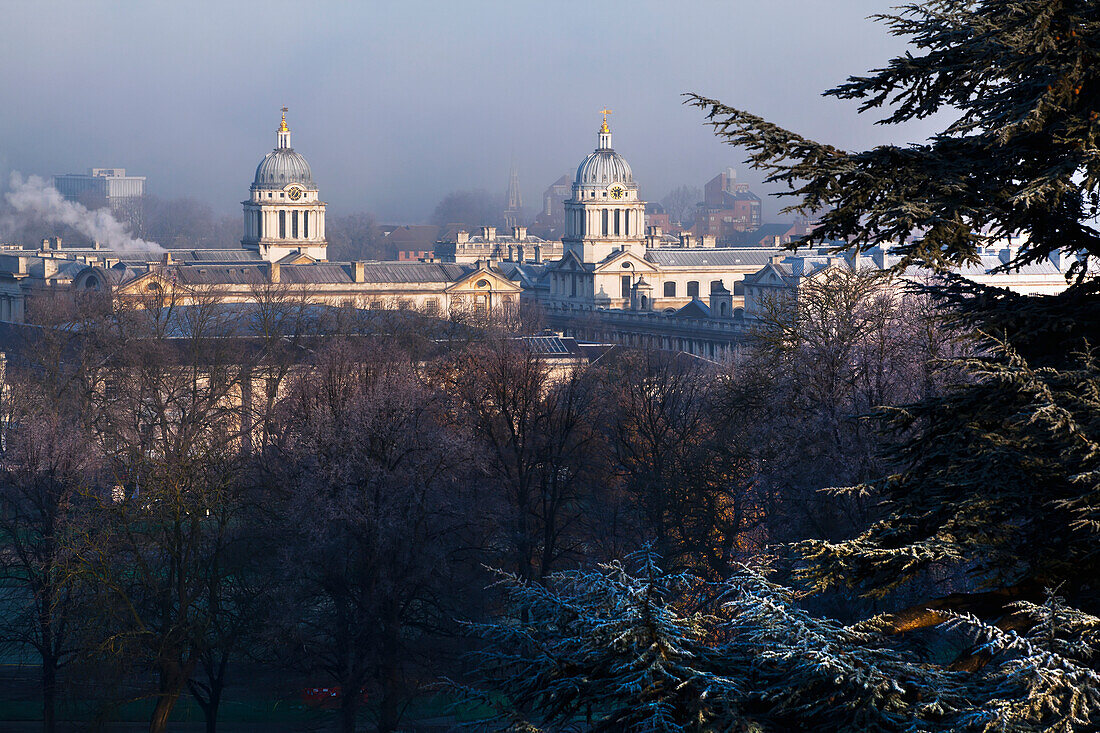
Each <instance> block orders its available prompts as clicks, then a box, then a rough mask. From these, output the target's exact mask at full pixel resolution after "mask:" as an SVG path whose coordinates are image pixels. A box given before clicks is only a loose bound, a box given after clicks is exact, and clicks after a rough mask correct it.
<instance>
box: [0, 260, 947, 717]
mask: <svg viewBox="0 0 1100 733" xmlns="http://www.w3.org/2000/svg"><path fill="white" fill-rule="evenodd" d="M254 298H255V301H256V304H255V305H254V306H253V307H248V308H247V309H246V308H245V307H244V306H236V305H232V304H227V303H224V302H220V301H219V300H218V299H217V298H216V297H215V295H214V294H206V295H204V294H202V293H193V294H191V295H190V296H189V300H188V302H187V303H186V304H183V303H175V302H172V301H170V300H168V299H167V296H163V295H160V294H151V295H149V296H148V297H147V298H146V299H144V300H137V301H133V300H130V301H119V302H112V301H111V300H110V299H109V298H108V297H106V296H102V297H101V296H96V295H86V296H82V297H81V299H80V300H79V301H69V300H65V299H57V300H46V299H39V300H36V302H35V304H34V308H33V311H32V313H33V316H34V318H35V320H36V321H37V322H38V324H39V325H41V326H43V328H41V329H40V330H36V331H34V332H33V334H34V335H33V337H28V338H27V340H26V341H25V342H24V343H22V344H21V345H20V347H19V348H17V349H13V350H11V351H10V352H9V354H8V361H7V364H6V372H5V379H6V386H5V390H4V397H3V414H2V418H3V430H4V432H3V463H2V473H0V546H2V548H3V551H2V552H0V563H2V566H0V573H2V576H0V577H3V578H4V583H3V585H2V586H0V588H2V591H3V597H2V602H3V613H2V615H0V629H2V630H0V638H2V639H3V641H4V642H5V643H6V644H7V645H9V649H15V648H18V650H19V651H20V652H22V653H24V654H26V653H28V652H30V656H31V657H33V658H37V659H40V661H41V664H40V678H41V690H42V694H43V698H44V708H43V710H44V715H45V720H46V729H47V730H51V729H52V726H53V725H54V721H55V719H56V715H57V712H56V711H57V710H58V709H59V710H60V711H61V713H62V714H63V715H71V714H73V713H74V712H75V711H78V710H80V711H82V712H83V713H87V714H91V715H98V716H100V717H101V719H104V720H106V719H109V718H110V716H111V715H112V712H113V710H114V709H115V707H116V706H118V705H121V704H123V703H126V702H129V701H132V700H146V701H148V704H149V705H150V708H151V710H152V712H151V730H163V729H164V726H165V725H166V724H167V721H168V720H169V717H170V715H171V711H172V710H173V708H174V706H175V705H176V704H177V703H178V701H179V700H180V698H181V697H183V696H188V695H190V696H193V697H194V699H195V700H196V702H197V703H198V705H199V706H200V707H201V708H202V710H203V711H204V713H205V714H206V715H207V720H208V728H209V729H210V730H214V729H215V726H216V720H217V717H218V713H219V709H220V704H221V701H222V699H223V695H224V694H225V693H226V690H227V687H228V689H230V690H233V689H238V690H239V689H240V687H241V685H242V684H243V685H249V684H250V685H252V687H253V688H256V687H257V686H260V687H262V686H263V684H265V683H263V682H262V681H263V680H277V682H272V683H270V684H269V685H268V688H267V689H266V690H265V692H267V693H269V694H271V695H272V696H279V695H281V696H285V697H291V698H296V697H298V696H300V694H301V691H302V690H303V689H305V688H308V687H330V688H331V687H338V688H339V689H340V690H341V694H340V696H339V704H340V707H339V710H338V712H337V717H338V719H339V721H340V726H341V729H342V730H346V731H352V730H355V729H356V725H357V720H369V721H371V722H373V723H374V724H375V725H377V727H378V728H379V729H380V730H394V729H396V727H397V726H398V725H399V724H400V721H401V720H402V717H403V715H404V714H405V712H406V710H407V706H408V705H409V704H410V702H412V701H414V700H415V699H417V698H418V697H422V696H424V695H426V694H429V692H431V691H432V690H436V691H437V692H438V690H439V688H438V685H439V684H440V682H441V680H443V679H444V678H446V679H449V680H451V682H452V684H455V683H456V681H463V680H465V681H467V682H470V683H471V684H472V683H473V681H474V680H476V679H477V678H478V677H479V675H483V674H484V669H481V668H480V667H481V666H480V665H477V664H474V663H473V662H472V661H471V657H469V656H468V655H469V653H470V652H471V651H475V650H478V649H482V650H484V647H483V644H482V642H481V641H479V640H478V639H477V634H476V633H473V629H472V628H471V627H470V626H468V625H466V624H467V622H472V623H492V620H493V619H497V618H501V617H503V616H505V615H507V614H508V613H509V610H508V609H509V597H510V592H509V591H508V590H507V589H506V588H503V587H501V586H499V584H497V578H496V576H495V574H494V573H495V571H500V572H504V573H507V574H508V577H510V578H513V579H514V580H515V582H517V583H520V584H523V585H524V586H525V587H536V586H538V587H543V586H547V585H553V584H554V583H555V582H557V581H556V580H555V578H556V577H557V576H555V573H560V572H562V571H578V570H580V569H591V568H594V567H596V566H597V565H598V564H600V563H604V564H606V563H615V562H620V561H623V560H624V558H627V557H629V556H631V555H632V554H633V553H636V552H638V551H639V550H640V549H642V548H648V551H649V552H650V553H652V554H653V555H654V556H659V557H660V558H661V559H660V563H661V564H662V566H663V567H665V568H667V569H668V571H669V572H676V573H690V574H692V577H695V578H698V579H699V582H701V583H721V582H724V581H726V580H727V579H728V578H730V577H731V576H732V575H733V574H734V573H736V572H738V569H739V568H741V567H742V566H743V564H745V563H750V562H754V561H755V560H757V559H759V558H761V557H762V556H763V554H764V553H765V552H766V551H767V550H768V548H771V547H775V546H777V543H783V542H790V541H796V540H807V539H819V540H823V541H833V540H838V539H842V538H845V537H848V536H850V535H851V534H852V533H853V532H854V531H856V530H857V529H858V528H860V527H862V526H864V525H866V524H867V523H868V522H869V521H871V520H872V519H873V518H874V517H876V516H877V511H878V510H877V509H876V508H875V507H874V505H873V502H871V501H869V500H867V499H866V498H865V497H838V496H833V495H830V494H823V493H822V492H821V491H820V489H822V488H824V487H827V486H831V485H838V484H844V485H847V484H852V483H858V482H860V481H864V480H867V479H869V478H870V477H873V476H876V475H878V474H879V473H881V472H882V471H883V468H884V464H883V459H882V457H881V451H880V448H881V443H880V441H881V439H882V438H881V436H880V435H879V434H878V433H876V432H875V430H874V429H873V428H872V427H871V426H869V425H868V424H867V423H866V421H862V420H860V419H859V418H858V416H859V415H860V414H863V413H865V412H866V411H867V410H868V409H870V408H871V407H873V406H876V405H883V404H901V403H905V402H909V401H912V400H914V399H917V398H920V397H921V396H923V395H929V394H937V393H939V391H940V390H941V389H942V388H943V385H944V383H945V380H948V381H950V379H952V378H953V377H945V376H944V374H942V373H940V372H937V371H935V370H934V369H933V366H932V361H931V360H932V359H935V358H939V357H941V356H944V355H947V354H949V353H952V352H953V351H954V350H956V349H958V348H959V346H958V343H959V342H958V340H957V338H956V335H955V334H954V332H952V331H951V330H950V329H948V328H946V327H944V326H943V325H942V324H940V322H939V320H938V317H937V316H936V315H935V311H934V310H933V309H932V308H931V307H930V306H929V304H928V302H927V299H926V298H924V297H923V296H919V295H915V294H914V295H909V296H904V297H903V296H901V295H899V294H898V291H897V289H896V288H895V287H892V286H889V287H888V286H887V285H886V283H885V281H884V280H883V278H882V277H881V276H877V275H868V274H862V275H843V274H839V275H837V276H836V277H834V278H831V279H829V280H827V281H825V282H823V283H822V284H820V285H818V286H814V287H812V288H810V290H809V291H807V296H806V298H805V299H803V300H802V301H801V302H802V303H804V304H807V305H805V306H804V307H792V304H791V303H790V302H789V301H781V300H777V301H775V302H769V304H768V307H767V308H766V310H765V312H764V314H763V317H762V320H761V327H760V329H759V331H758V335H757V339H756V343H755V346H753V347H752V348H751V349H749V350H748V351H747V353H746V355H745V356H744V357H743V358H741V359H739V360H737V361H736V362H735V363H732V364H715V363H712V362H707V361H703V360H699V359H696V358H693V357H689V356H686V355H683V354H670V353H665V352H647V351H631V350H623V349H613V350H611V351H610V352H607V353H605V354H604V355H603V356H602V357H600V358H599V359H597V360H596V361H595V362H594V363H591V364H579V363H561V362H555V361H553V360H552V359H548V358H546V357H545V355H542V354H540V353H539V352H538V351H537V350H536V349H535V348H534V346H533V342H531V341H528V340H525V339H522V338H517V336H516V331H515V328H514V327H513V328H502V327H492V326H491V325H485V324H480V326H481V327H480V328H477V329H476V330H471V329H470V328H469V327H468V326H467V325H466V324H462V325H463V329H462V333H464V334H466V335H465V336H464V337H462V338H454V337H449V338H448V340H447V341H446V343H443V344H441V343H440V342H439V341H438V340H435V341H432V340H429V339H426V338H424V337H423V336H421V335H420V332H419V331H417V330H415V329H409V328H397V329H393V330H390V331H386V330H385V329H379V328H378V326H377V323H376V322H375V321H373V320H370V321H355V320H353V319H349V320H346V321H334V322H333V323H332V324H330V327H329V329H328V330H329V331H330V332H329V333H327V334H319V333H318V326H317V323H316V321H315V320H314V319H313V317H312V315H311V314H312V313H313V311H314V307H312V306H310V305H309V304H308V303H307V301H306V298H305V297H304V294H303V293H300V292H296V291H294V290H293V289H290V288H288V287H286V286H272V285H266V286H263V287H260V288H258V289H257V292H256V293H254ZM376 315H377V314H376ZM519 322H520V321H518V320H517V321H513V322H511V323H512V324H513V325H514V323H519ZM838 324H842V327H838ZM775 563H776V571H777V572H778V573H779V574H780V575H781V577H789V573H790V570H791V566H790V564H789V563H788V562H786V561H785V560H784V559H782V558H779V559H776V561H775ZM669 602H671V598H670V599H669ZM811 606H812V607H814V608H815V609H817V610H819V611H820V610H828V611H830V612H832V613H833V614H834V615H838V616H839V617H842V618H850V617H852V616H853V615H855V614H856V613H857V611H856V609H860V610H867V609H869V608H870V606H869V605H868V602H866V601H862V600H859V599H856V598H855V597H853V596H851V595H850V594H846V593H841V594H839V595H838V594H832V595H826V596H824V597H822V598H820V599H817V600H815V601H813V602H812V603H811ZM534 612H535V609H534V607H532V608H530V609H527V608H522V609H520V615H519V616H518V617H517V618H518V619H520V620H522V621H526V622H533V621H536V620H537V619H535V618H533V616H532V614H533V613H534ZM489 668H491V666H487V667H485V669H489ZM462 684H466V683H465V682H463V683H462ZM443 694H447V695H451V696H452V697H453V691H450V690H449V688H448V689H447V691H445V692H444V693H443ZM61 701H81V703H80V705H77V704H75V703H72V702H70V703H68V704H66V703H62V702H61ZM515 701H516V702H522V700H520V699H518V698H517V699H516V700H515ZM592 704H597V705H598V703H595V702H593V703H592ZM533 714H534V715H535V716H536V717H537V716H538V715H539V713H538V712H537V711H535V712H533ZM547 715H548V716H549V715H550V713H549V712H547Z"/></svg>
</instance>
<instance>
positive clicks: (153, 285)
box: [115, 271, 188, 295]
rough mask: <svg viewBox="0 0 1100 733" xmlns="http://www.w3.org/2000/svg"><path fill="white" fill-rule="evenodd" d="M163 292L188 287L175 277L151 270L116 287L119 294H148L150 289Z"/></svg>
mask: <svg viewBox="0 0 1100 733" xmlns="http://www.w3.org/2000/svg"><path fill="white" fill-rule="evenodd" d="M158 289H159V290H160V291H162V292H165V293H168V292H174V291H185V290H187V289H188V288H186V287H184V286H182V285H180V284H179V283H178V282H177V281H176V280H175V279H174V278H167V277H165V276H164V275H163V274H161V273H159V272H156V271H150V272H144V273H142V274H140V275H138V276H137V277H135V278H134V279H133V280H130V281H129V282H125V283H121V284H120V285H118V286H117V287H116V288H115V292H116V293H118V294H119V295H147V294H148V293H149V292H150V291H155V290H158Z"/></svg>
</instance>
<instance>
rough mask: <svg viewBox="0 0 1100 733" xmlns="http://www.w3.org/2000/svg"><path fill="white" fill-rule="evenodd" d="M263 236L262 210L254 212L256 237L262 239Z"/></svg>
mask: <svg viewBox="0 0 1100 733" xmlns="http://www.w3.org/2000/svg"><path fill="white" fill-rule="evenodd" d="M263 236H264V215H263V213H262V212H259V211H257V212H256V239H263Z"/></svg>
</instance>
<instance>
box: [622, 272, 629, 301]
mask: <svg viewBox="0 0 1100 733" xmlns="http://www.w3.org/2000/svg"><path fill="white" fill-rule="evenodd" d="M622 282H623V297H624V298H629V297H630V275H623V277H622Z"/></svg>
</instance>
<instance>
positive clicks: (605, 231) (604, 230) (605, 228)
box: [600, 209, 607, 237]
mask: <svg viewBox="0 0 1100 733" xmlns="http://www.w3.org/2000/svg"><path fill="white" fill-rule="evenodd" d="M600 213H601V214H602V215H603V216H602V217H601V218H602V219H603V235H604V236H605V237H606V236H607V209H604V210H603V211H601V212H600Z"/></svg>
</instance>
